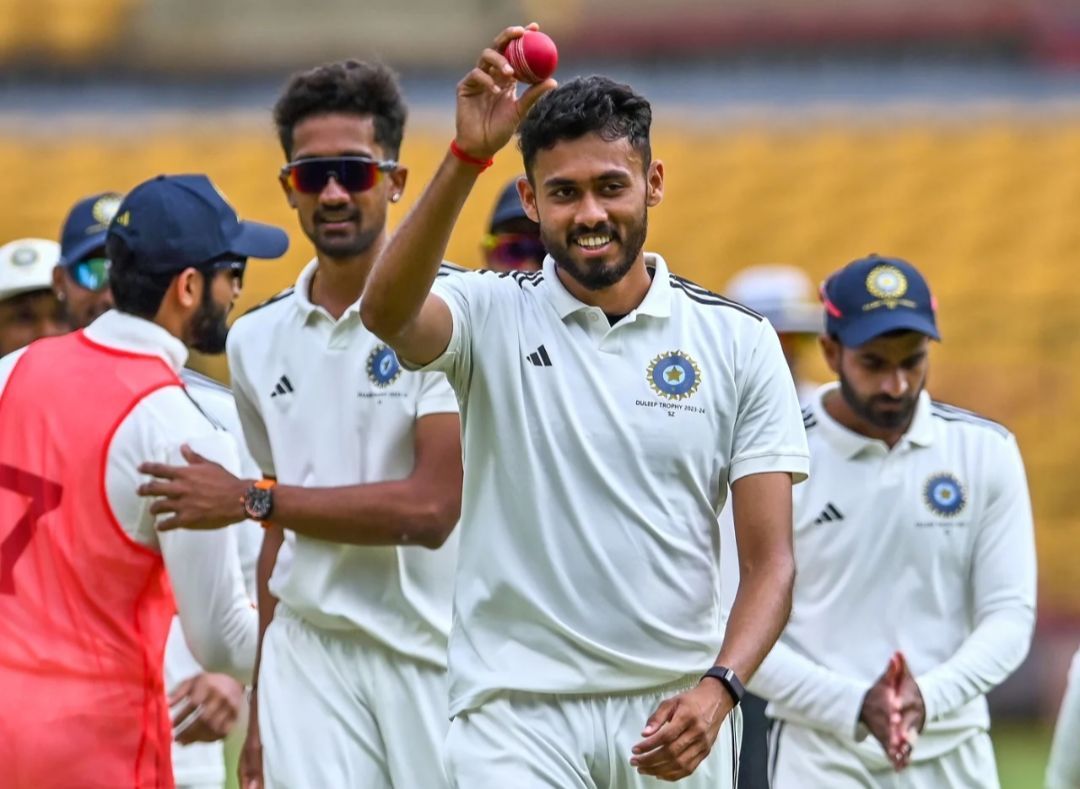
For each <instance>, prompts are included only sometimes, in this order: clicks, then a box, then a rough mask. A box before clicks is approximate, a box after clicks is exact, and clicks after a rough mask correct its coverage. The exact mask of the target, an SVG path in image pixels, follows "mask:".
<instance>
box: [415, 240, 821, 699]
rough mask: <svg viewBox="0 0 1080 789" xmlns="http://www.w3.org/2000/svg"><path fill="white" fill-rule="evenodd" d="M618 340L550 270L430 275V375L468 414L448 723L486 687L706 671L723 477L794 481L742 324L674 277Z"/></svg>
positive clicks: (800, 456)
mask: <svg viewBox="0 0 1080 789" xmlns="http://www.w3.org/2000/svg"><path fill="white" fill-rule="evenodd" d="M647 265H648V266H649V267H650V268H651V269H653V270H654V272H655V273H654V277H653V282H652V285H651V287H650V288H649V291H648V293H647V294H646V296H645V298H644V300H643V301H642V303H641V304H640V305H639V306H638V308H637V309H635V310H633V311H632V312H631V313H630V314H629V315H627V316H626V317H625V318H623V319H622V320H621V321H619V322H618V323H617V324H616V325H615V326H614V327H611V326H610V325H609V322H608V319H607V317H606V316H605V315H604V314H603V312H602V311H601V310H599V309H598V308H596V307H590V306H587V305H585V304H583V303H582V302H580V301H578V300H577V299H576V298H574V297H573V296H572V295H571V294H570V293H569V291H567V289H566V288H565V287H564V286H563V285H562V283H561V282H560V281H559V279H558V275H557V273H556V272H555V269H554V264H553V262H552V260H551V259H550V258H548V259H547V260H546V261H545V263H544V268H543V270H542V271H541V272H535V273H531V274H522V273H512V274H502V275H501V274H496V273H494V272H471V273H464V274H460V275H458V276H453V277H445V278H442V279H439V280H437V282H436V284H435V287H434V289H433V292H434V293H436V294H437V295H438V296H440V297H441V298H442V299H443V300H444V301H445V302H446V303H447V305H448V306H449V308H450V311H451V313H452V315H453V324H454V327H453V335H452V338H451V340H450V344H449V346H448V347H447V349H446V351H445V352H444V353H443V355H442V356H441V357H440V358H439V359H437V360H435V361H434V362H433V363H432V364H431V365H429V368H430V369H440V370H444V371H445V372H446V373H447V375H448V377H449V378H450V381H451V383H452V384H453V386H454V388H455V390H456V391H457V393H458V397H459V399H460V400H461V403H462V425H463V430H464V451H465V485H464V491H463V502H462V525H461V530H462V551H461V558H460V563H459V571H458V576H457V587H456V591H455V596H454V606H455V610H454V617H455V618H454V624H455V627H454V631H453V633H452V634H451V639H450V680H451V713H452V714H456V713H458V712H461V711H462V710H467V709H470V708H472V707H475V706H476V705H478V704H480V703H482V702H483V701H484V699H486V698H488V697H489V696H491V695H492V694H495V693H497V692H499V691H500V690H507V689H509V690H523V691H531V692H538V693H552V694H579V693H598V694H604V693H612V692H621V691H637V690H641V689H646V688H651V687H657V686H660V685H664V684H667V683H669V682H672V681H675V680H678V679H681V678H683V677H686V676H688V675H699V674H701V673H702V672H704V671H705V670H706V669H707V668H708V667H709V666H711V665H712V663H713V661H714V660H715V658H716V655H717V653H718V651H719V649H720V642H721V630H720V616H719V614H720V610H719V607H720V603H719V595H718V565H717V553H718V544H719V527H718V523H717V514H718V513H719V512H720V510H721V508H722V507H723V505H724V499H725V497H726V494H727V486H728V484H729V483H730V482H732V481H734V480H737V479H739V478H741V477H743V476H746V475H749V474H757V473H762V472H771V471H782V472H790V473H791V474H793V475H794V477H795V479H796V480H801V479H802V478H804V477H805V476H806V472H807V467H808V460H807V450H806V438H805V436H804V433H803V427H802V420H801V417H800V415H799V406H798V402H797V400H796V397H795V388H794V384H793V383H792V381H791V376H790V374H789V373H788V369H787V365H786V364H785V362H784V357H783V354H782V353H781V351H780V343H779V341H778V339H777V337H776V333H775V332H774V331H773V330H772V327H771V326H770V325H769V324H768V322H767V321H764V320H762V319H761V317H760V316H758V315H757V314H755V313H752V312H751V311H749V310H747V309H745V308H743V307H741V306H739V305H736V304H735V303H734V302H731V301H728V300H727V299H723V298H721V297H719V296H717V295H716V294H713V293H710V292H709V291H706V290H704V289H703V288H700V287H699V286H697V285H694V284H692V283H689V282H687V281H686V280H683V279H681V278H679V277H675V276H674V275H671V274H669V272H668V267H667V264H666V263H665V262H664V260H663V259H662V258H660V257H659V256H657V255H648V256H647Z"/></svg>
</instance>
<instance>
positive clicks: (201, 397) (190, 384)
mask: <svg viewBox="0 0 1080 789" xmlns="http://www.w3.org/2000/svg"><path fill="white" fill-rule="evenodd" d="M180 380H181V381H183V382H184V387H185V388H186V389H187V392H188V395H189V396H190V398H191V400H192V401H193V403H194V404H195V407H196V408H198V409H199V411H200V412H202V413H203V415H204V416H206V417H207V419H209V420H210V421H211V422H212V423H213V424H214V425H215V426H217V427H222V428H224V429H226V430H232V429H233V428H234V427H235V426H236V425H237V424H238V419H239V417H238V416H237V413H236V400H235V399H233V393H232V390H231V389H230V388H229V387H227V386H225V385H224V384H223V383H221V382H220V381H216V380H214V379H213V378H210V377H209V376H206V375H203V374H202V373H199V372H196V371H195V370H189V369H188V368H186V367H185V368H184V369H183V370H181V371H180Z"/></svg>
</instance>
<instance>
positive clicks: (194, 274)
mask: <svg viewBox="0 0 1080 789" xmlns="http://www.w3.org/2000/svg"><path fill="white" fill-rule="evenodd" d="M108 245H109V256H110V259H111V260H112V268H111V274H112V282H113V290H114V295H115V298H116V307H117V308H116V309H115V310H111V311H109V312H106V313H105V314H104V315H102V316H101V317H100V318H98V319H97V320H96V321H94V322H93V323H92V324H91V325H90V326H89V327H87V328H86V329H85V330H83V331H78V332H74V333H72V334H68V335H65V336H63V337H54V338H49V339H44V340H40V341H38V342H36V343H33V344H31V345H30V346H28V347H27V348H26V349H23V350H22V351H18V352H16V353H14V354H11V355H9V356H7V357H5V358H4V359H3V360H2V361H0V389H2V391H0V764H2V765H3V783H4V786H5V787H12V788H13V789H40V787H67V786H80V787H81V786H86V787H129V786H155V787H171V786H172V785H173V776H172V769H171V765H170V758H169V753H170V745H171V740H172V728H171V726H170V721H169V715H168V712H169V709H168V704H167V702H166V696H165V688H164V683H163V677H162V662H163V660H162V658H163V656H162V653H163V650H164V647H165V639H166V635H167V633H168V629H169V624H170V622H171V620H172V616H173V612H174V610H175V611H178V613H179V616H180V622H181V625H182V627H183V631H184V636H185V640H186V641H187V643H188V645H189V646H190V648H191V651H192V653H193V654H194V655H195V657H196V658H197V659H198V661H199V663H200V664H201V665H203V666H205V667H206V668H207V669H208V670H211V671H219V672H228V673H230V674H233V675H234V676H236V677H237V678H239V679H241V680H245V681H246V679H247V678H248V677H249V676H250V673H251V669H252V664H253V661H254V657H255V641H256V636H257V629H256V626H257V622H256V614H255V611H254V609H253V608H252V606H251V602H250V599H249V598H248V596H247V595H246V594H245V591H244V585H243V579H242V577H241V571H240V567H239V562H238V560H237V556H236V546H235V537H234V535H233V533H232V532H231V531H229V530H226V531H223V532H219V533H215V534H210V535H205V534H198V533H176V534H168V535H166V534H161V535H159V534H158V531H157V529H156V528H155V526H156V524H155V518H154V515H153V513H152V512H150V510H149V508H148V506H147V502H146V501H145V500H143V499H141V498H139V496H138V495H137V493H136V489H137V487H138V485H139V482H140V479H141V477H140V475H139V474H138V472H137V467H138V465H139V463H140V461H141V460H142V459H144V458H146V457H152V458H156V459H159V460H162V461H171V462H177V461H179V459H180V450H181V446H182V445H183V444H184V443H190V444H191V446H192V447H194V448H196V449H197V450H198V451H199V452H201V453H203V454H204V455H206V456H207V457H212V458H214V459H215V460H217V461H218V462H221V463H223V464H224V465H226V466H230V467H234V466H235V464H236V445H235V443H234V442H233V441H232V439H231V438H230V437H229V436H228V435H227V434H226V433H225V432H224V431H222V430H220V429H218V428H217V427H216V426H215V425H214V424H212V423H211V421H210V420H208V419H207V417H206V416H205V415H204V414H203V413H202V412H201V411H200V409H199V408H198V407H197V406H196V405H195V403H194V402H193V401H192V399H191V398H190V396H189V395H188V393H187V392H186V390H185V388H184V386H183V385H182V384H181V381H180V378H179V372H180V369H181V367H182V366H183V363H184V360H185V359H186V357H187V349H188V347H192V348H197V349H199V350H203V351H206V352H211V353H212V352H220V351H221V349H222V346H223V345H224V339H225V333H226V331H227V329H226V324H225V318H226V315H227V314H228V311H229V309H230V308H231V306H232V304H233V302H234V301H235V299H236V297H237V295H238V294H239V291H240V280H239V277H238V274H239V272H240V271H241V270H242V269H243V262H244V261H246V259H247V258H248V257H267V258H269V257H277V256H280V255H281V254H283V253H284V251H285V249H286V248H287V246H288V238H287V236H286V235H285V233H284V232H283V231H281V230H279V229H277V228H272V227H268V226H265V225H259V224H256V223H253V222H240V221H239V220H238V219H237V217H236V214H235V212H234V211H233V209H232V208H231V207H230V206H229V205H228V204H227V203H226V202H225V200H224V198H222V197H221V195H220V193H219V192H218V191H217V189H216V188H215V187H214V185H213V184H212V183H211V182H210V181H209V179H207V178H206V177H205V176H198V175H184V176H170V177H166V176H159V177H158V178H155V179H153V180H151V181H147V182H145V183H143V184H141V185H139V186H137V187H136V188H135V189H134V190H133V191H132V192H131V194H129V195H128V196H127V198H125V201H124V203H123V205H122V206H121V210H120V212H119V214H118V215H117V217H116V219H115V221H114V222H113V224H112V225H111V226H110V231H109V239H108ZM174 599H175V605H174Z"/></svg>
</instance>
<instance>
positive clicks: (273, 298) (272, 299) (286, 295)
mask: <svg viewBox="0 0 1080 789" xmlns="http://www.w3.org/2000/svg"><path fill="white" fill-rule="evenodd" d="M294 293H296V288H295V287H294V286H291V285H290V286H289V287H287V288H285V290H283V291H281V292H280V293H275V294H274V295H273V296H271V297H270V298H268V299H267V300H266V301H263V302H260V303H258V304H256V305H255V306H254V307H252V308H251V309H249V310H248V311H247V312H245V313H244V315H250V314H251V313H253V312H256V311H258V310H261V309H262V308H263V307H269V306H270V305H271V304H277V303H278V302H279V301H281V300H282V299H287V298H289V297H290V296H292V295H293V294H294Z"/></svg>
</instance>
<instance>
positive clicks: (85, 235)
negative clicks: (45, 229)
mask: <svg viewBox="0 0 1080 789" xmlns="http://www.w3.org/2000/svg"><path fill="white" fill-rule="evenodd" d="M123 199H124V196H123V195H120V194H117V193H116V192H102V193H101V194H96V195H91V196H90V197H84V198H83V199H82V200H80V201H79V202H77V203H76V204H75V205H74V207H73V208H72V209H71V211H70V212H68V215H67V219H65V220H64V226H63V227H62V228H61V229H60V264H61V265H64V266H71V265H74V264H75V263H78V262H79V261H80V260H83V259H84V258H86V257H87V256H88V255H90V254H91V253H92V252H94V251H95V250H98V249H101V248H102V247H104V246H105V233H106V232H107V231H108V229H109V223H110V222H112V220H113V217H114V216H116V210H117V209H118V208H119V207H120V202H121V201H122V200H123Z"/></svg>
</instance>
